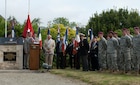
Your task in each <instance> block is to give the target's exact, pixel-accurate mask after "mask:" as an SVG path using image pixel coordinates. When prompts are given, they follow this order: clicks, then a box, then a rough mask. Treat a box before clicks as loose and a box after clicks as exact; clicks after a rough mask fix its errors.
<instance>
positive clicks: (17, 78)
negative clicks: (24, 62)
mask: <svg viewBox="0 0 140 85" xmlns="http://www.w3.org/2000/svg"><path fill="white" fill-rule="evenodd" d="M0 85H88V84H86V83H83V82H81V81H78V80H74V79H71V78H65V77H61V76H58V75H54V74H50V73H49V72H46V73H37V72H33V71H6V70H2V71H1V70H0Z"/></svg>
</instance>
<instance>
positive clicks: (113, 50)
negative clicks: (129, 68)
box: [107, 31, 119, 72]
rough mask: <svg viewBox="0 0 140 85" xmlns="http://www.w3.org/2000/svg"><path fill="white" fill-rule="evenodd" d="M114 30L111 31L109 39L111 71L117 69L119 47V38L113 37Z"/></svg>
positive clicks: (108, 55) (108, 60)
mask: <svg viewBox="0 0 140 85" xmlns="http://www.w3.org/2000/svg"><path fill="white" fill-rule="evenodd" d="M113 34H114V33H113V31H110V32H109V37H110V39H108V40H107V65H108V68H109V70H110V71H111V72H114V71H117V70H118V66H117V48H118V45H119V43H118V40H117V39H116V38H114V37H113Z"/></svg>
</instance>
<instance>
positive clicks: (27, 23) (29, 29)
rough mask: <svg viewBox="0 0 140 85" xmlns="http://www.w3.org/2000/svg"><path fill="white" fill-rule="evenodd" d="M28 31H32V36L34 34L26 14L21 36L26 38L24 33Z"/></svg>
mask: <svg viewBox="0 0 140 85" xmlns="http://www.w3.org/2000/svg"><path fill="white" fill-rule="evenodd" d="M27 31H28V32H31V33H32V36H33V34H34V30H33V28H32V24H31V21H30V16H29V15H28V18H27V21H26V25H25V27H24V30H23V33H22V36H23V37H24V38H26V33H27Z"/></svg>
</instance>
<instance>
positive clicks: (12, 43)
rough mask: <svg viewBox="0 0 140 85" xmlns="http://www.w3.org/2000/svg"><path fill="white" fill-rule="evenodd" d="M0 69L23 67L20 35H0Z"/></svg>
mask: <svg viewBox="0 0 140 85" xmlns="http://www.w3.org/2000/svg"><path fill="white" fill-rule="evenodd" d="M0 69H5V70H15V69H16V70H18V69H23V39H22V37H15V38H4V37H0Z"/></svg>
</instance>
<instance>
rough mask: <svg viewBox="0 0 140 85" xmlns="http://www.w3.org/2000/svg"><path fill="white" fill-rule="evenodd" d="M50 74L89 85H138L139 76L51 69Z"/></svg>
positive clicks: (139, 83)
mask: <svg viewBox="0 0 140 85" xmlns="http://www.w3.org/2000/svg"><path fill="white" fill-rule="evenodd" d="M51 73H53V74H57V75H61V76H65V77H71V78H74V79H79V80H82V81H84V82H87V83H89V84H91V85H140V76H134V75H126V74H112V73H109V72H93V71H89V72H83V71H81V70H74V69H53V70H51Z"/></svg>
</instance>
